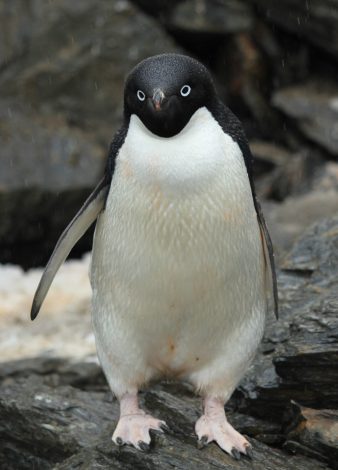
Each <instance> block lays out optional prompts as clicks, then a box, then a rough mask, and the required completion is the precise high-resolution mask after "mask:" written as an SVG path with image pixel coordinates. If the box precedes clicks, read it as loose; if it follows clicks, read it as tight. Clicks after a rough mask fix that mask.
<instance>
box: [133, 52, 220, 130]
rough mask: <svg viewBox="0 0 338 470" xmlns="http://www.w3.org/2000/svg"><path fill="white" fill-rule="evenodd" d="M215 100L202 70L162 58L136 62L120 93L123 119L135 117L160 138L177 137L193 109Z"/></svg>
mask: <svg viewBox="0 0 338 470" xmlns="http://www.w3.org/2000/svg"><path fill="white" fill-rule="evenodd" d="M215 99H216V92H215V88H214V85H213V82H212V78H211V75H210V73H209V72H208V70H207V69H206V67H204V65H202V64H201V63H200V62H198V61H197V60H195V59H192V58H191V57H188V56H184V55H180V54H162V55H157V56H153V57H149V58H148V59H145V60H143V61H142V62H140V63H139V64H138V65H137V66H136V67H135V68H134V69H133V70H132V71H131V72H130V74H129V76H128V77H127V80H126V84H125V90H124V109H125V115H126V116H127V117H130V116H131V115H133V114H136V116H138V117H139V119H140V120H141V121H142V122H143V124H144V125H145V126H146V127H147V129H148V130H149V131H151V132H152V133H154V134H156V135H158V136H161V137H172V136H174V135H176V134H178V133H179V132H180V131H181V130H182V129H183V128H184V127H185V125H186V124H187V123H188V122H189V120H190V118H191V116H192V115H193V114H194V113H195V111H197V109H199V108H201V107H203V106H206V107H208V105H210V104H211V103H212V102H214V100H215Z"/></svg>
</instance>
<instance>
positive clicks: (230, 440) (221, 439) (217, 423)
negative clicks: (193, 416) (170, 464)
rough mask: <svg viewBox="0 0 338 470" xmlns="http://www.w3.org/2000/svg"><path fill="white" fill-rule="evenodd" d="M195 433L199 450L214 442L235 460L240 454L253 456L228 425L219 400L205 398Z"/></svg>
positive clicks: (243, 441)
mask: <svg viewBox="0 0 338 470" xmlns="http://www.w3.org/2000/svg"><path fill="white" fill-rule="evenodd" d="M195 431H196V434H197V437H198V447H199V448H200V449H201V448H203V447H204V446H206V445H207V444H209V442H212V441H216V443H217V444H218V445H219V446H220V448H221V449H223V450H224V451H225V452H227V453H228V454H230V455H231V456H232V457H233V458H234V459H236V460H239V459H240V458H241V454H244V455H246V456H247V457H249V458H252V456H253V454H252V447H251V445H250V443H249V442H248V441H247V440H246V439H245V438H244V437H243V436H242V435H241V434H240V433H239V432H237V431H236V430H235V429H234V428H233V427H232V426H231V424H230V423H228V421H227V419H226V417H225V412H224V404H223V402H222V401H221V400H218V399H216V398H210V397H206V399H205V401H204V415H202V416H201V417H200V418H199V419H198V421H197V422H196V426H195Z"/></svg>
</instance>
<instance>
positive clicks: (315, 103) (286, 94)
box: [272, 81, 338, 156]
mask: <svg viewBox="0 0 338 470" xmlns="http://www.w3.org/2000/svg"><path fill="white" fill-rule="evenodd" d="M272 102H273V104H274V105H275V106H276V107H277V108H279V109H280V110H281V111H283V112H284V113H285V114H287V115H288V116H290V117H291V118H294V119H296V121H297V124H298V126H299V128H300V130H301V131H302V132H303V133H304V134H305V135H306V137H308V138H309V139H310V140H312V141H314V142H316V143H317V144H319V145H320V146H322V147H323V148H325V150H327V151H328V152H330V153H331V154H333V155H335V156H337V155H338V87H337V85H336V84H333V83H328V82H326V83H325V82H323V81H321V82H315V81H313V82H308V83H304V84H301V85H296V86H292V87H287V88H283V89H281V90H278V91H277V92H276V93H275V94H274V95H273V99H272Z"/></svg>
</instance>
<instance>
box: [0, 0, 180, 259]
mask: <svg viewBox="0 0 338 470" xmlns="http://www.w3.org/2000/svg"><path fill="white" fill-rule="evenodd" d="M0 26H1V27H0V37H1V39H2V41H0V42H1V46H0V63H1V68H0V134H1V149H0V155H1V158H0V216H1V220H2V221H3V222H2V224H1V228H0V253H1V255H0V262H9V261H11V262H15V263H18V264H22V265H24V266H25V267H27V266H32V265H41V264H43V263H44V262H45V261H46V258H47V257H48V254H49V253H50V251H51V249H52V248H53V245H54V243H55V241H56V239H57V238H58V236H59V235H60V233H61V231H62V230H63V229H64V227H65V226H66V225H67V223H68V222H69V221H70V219H71V218H72V217H73V216H74V214H75V213H76V211H77V210H78V209H79V207H80V206H81V204H82V203H83V202H84V199H85V197H86V196H87V195H88V193H89V192H90V190H91V189H92V188H93V187H94V186H95V185H96V183H97V182H98V180H99V179H100V177H101V175H102V172H103V167H104V163H105V158H106V154H107V149H108V145H109V142H110V140H111V137H112V135H113V133H114V131H116V130H117V128H118V127H119V126H120V123H121V116H122V100H123V86H124V79H125V76H126V74H127V73H128V72H129V71H130V69H131V68H132V67H133V66H134V65H135V64H136V63H137V62H139V61H140V60H142V59H143V58H145V57H148V56H150V55H153V54H157V53H161V52H168V51H178V48H177V47H176V46H175V45H174V43H173V42H172V41H171V40H170V39H169V37H168V36H167V35H166V34H165V32H163V31H162V30H161V29H160V27H159V26H158V25H157V24H156V23H155V21H154V20H152V19H151V18H149V17H148V16H147V15H145V14H143V13H141V12H140V11H139V10H137V9H136V8H135V7H134V6H133V5H131V4H130V3H129V2H128V1H125V0H123V1H116V2H111V1H104V2H100V5H97V2H95V1H94V0H75V1H73V2H68V1H66V0H55V1H53V2H44V1H41V0H28V1H26V0H15V1H14V2H12V1H10V0H6V1H4V2H2V3H1V6H0ZM90 240H91V236H90V235H88V236H87V237H86V238H85V239H83V240H82V241H81V242H80V243H81V246H80V248H79V251H80V252H83V251H84V250H89V249H90Z"/></svg>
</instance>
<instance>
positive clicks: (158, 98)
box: [152, 88, 165, 111]
mask: <svg viewBox="0 0 338 470" xmlns="http://www.w3.org/2000/svg"><path fill="white" fill-rule="evenodd" d="M164 98H165V95H164V93H163V91H162V90H161V89H160V88H157V89H156V90H154V93H153V98H152V102H153V105H154V108H155V110H156V111H161V104H162V101H163V100H164Z"/></svg>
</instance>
